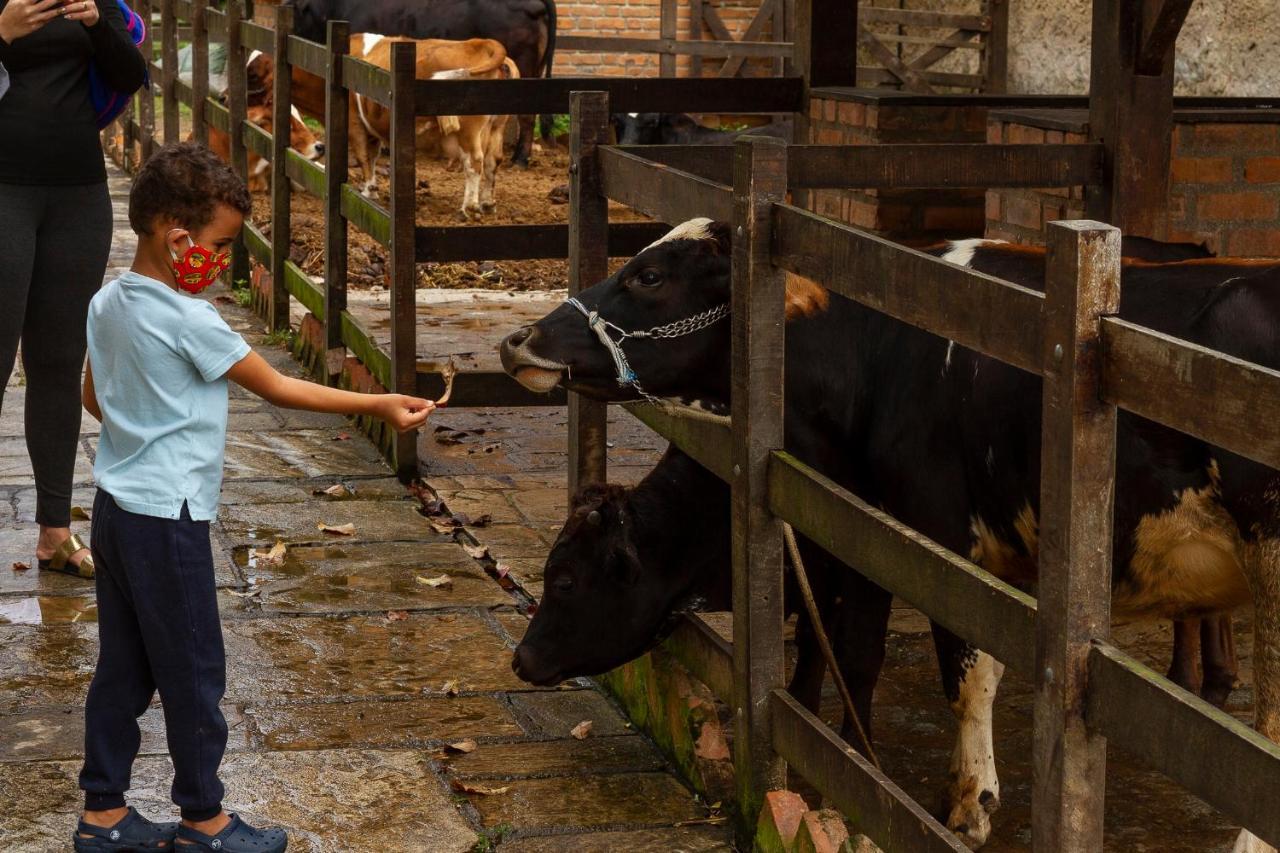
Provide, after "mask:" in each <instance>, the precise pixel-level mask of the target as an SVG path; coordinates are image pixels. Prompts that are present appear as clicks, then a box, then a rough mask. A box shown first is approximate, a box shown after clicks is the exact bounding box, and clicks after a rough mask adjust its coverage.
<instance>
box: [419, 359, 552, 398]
mask: <svg viewBox="0 0 1280 853" xmlns="http://www.w3.org/2000/svg"><path fill="white" fill-rule="evenodd" d="M416 387H417V394H418V396H419V397H425V398H426V399H428V400H438V399H440V397H441V396H442V395H443V394H444V389H445V381H444V377H443V376H442V375H441V373H440V370H439V365H438V364H436V363H422V362H419V364H418V379H417V386H416ZM567 402H568V400H567V398H566V395H565V392H564V390H563V389H561V388H556V389H554V390H552V391H551V392H550V393H548V394H539V393H536V392H534V391H530V390H529V389H528V388H525V387H524V386H523V385H521V384H520V383H519V382H517V381H515V380H514V379H512V378H511V377H510V376H508V375H507V374H505V373H503V372H502V371H500V370H484V371H473V372H459V373H458V374H457V375H456V376H455V377H454V379H453V395H452V396H451V397H450V398H449V405H450V406H451V407H456V408H459V409H466V408H473V407H477V406H563V405H565V404H566V403H567Z"/></svg>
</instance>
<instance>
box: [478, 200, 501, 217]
mask: <svg viewBox="0 0 1280 853" xmlns="http://www.w3.org/2000/svg"><path fill="white" fill-rule="evenodd" d="M497 209H498V205H496V204H495V203H493V202H491V201H486V202H485V203H484V204H482V205H480V212H481V213H485V214H488V213H493V212H494V211H495V210H497Z"/></svg>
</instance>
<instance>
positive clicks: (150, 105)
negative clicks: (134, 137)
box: [138, 0, 156, 163]
mask: <svg viewBox="0 0 1280 853" xmlns="http://www.w3.org/2000/svg"><path fill="white" fill-rule="evenodd" d="M138 15H139V16H141V18H142V20H143V21H145V22H146V27H147V29H146V34H145V35H144V36H143V37H142V45H141V47H140V49H141V50H142V55H143V56H145V57H146V59H147V75H148V78H147V79H148V80H150V74H151V65H152V64H153V63H154V62H155V59H156V57H155V36H154V35H153V34H152V32H151V23H152V20H151V19H152V14H151V0H139V2H138ZM154 87H155V82H154V81H151V82H149V83H148V84H147V85H146V86H143V87H142V91H141V92H139V94H138V124H140V125H141V127H142V162H143V163H145V162H147V160H149V159H151V154H152V152H153V151H155V147H156V93H155V88H154Z"/></svg>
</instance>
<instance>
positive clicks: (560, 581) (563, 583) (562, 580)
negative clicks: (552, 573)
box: [552, 575, 573, 592]
mask: <svg viewBox="0 0 1280 853" xmlns="http://www.w3.org/2000/svg"><path fill="white" fill-rule="evenodd" d="M552 583H553V584H554V585H555V588H556V589H558V590H560V591H561V592H568V591H569V590H571V589H573V575H560V576H559V577H557V578H556V579H555V580H554V581H553V582H552Z"/></svg>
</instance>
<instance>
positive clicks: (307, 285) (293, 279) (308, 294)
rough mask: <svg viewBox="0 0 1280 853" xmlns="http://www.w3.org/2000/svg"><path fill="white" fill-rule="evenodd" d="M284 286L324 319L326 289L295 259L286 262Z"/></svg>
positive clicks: (313, 312)
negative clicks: (321, 287) (312, 278)
mask: <svg viewBox="0 0 1280 853" xmlns="http://www.w3.org/2000/svg"><path fill="white" fill-rule="evenodd" d="M284 287H285V290H287V291H289V293H290V294H292V295H293V297H294V298H295V299H297V300H298V301H299V302H301V303H302V304H303V306H304V307H305V308H306V309H307V310H308V311H310V312H311V313H312V314H315V315H316V317H317V318H319V319H320V320H323V319H324V291H323V290H321V289H320V287H319V285H317V284H316V283H315V282H314V281H312V280H311V276H309V275H307V273H306V272H305V271H304V270H303V269H302V267H300V266H298V265H297V264H295V263H294V262H293V261H285V262H284Z"/></svg>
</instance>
